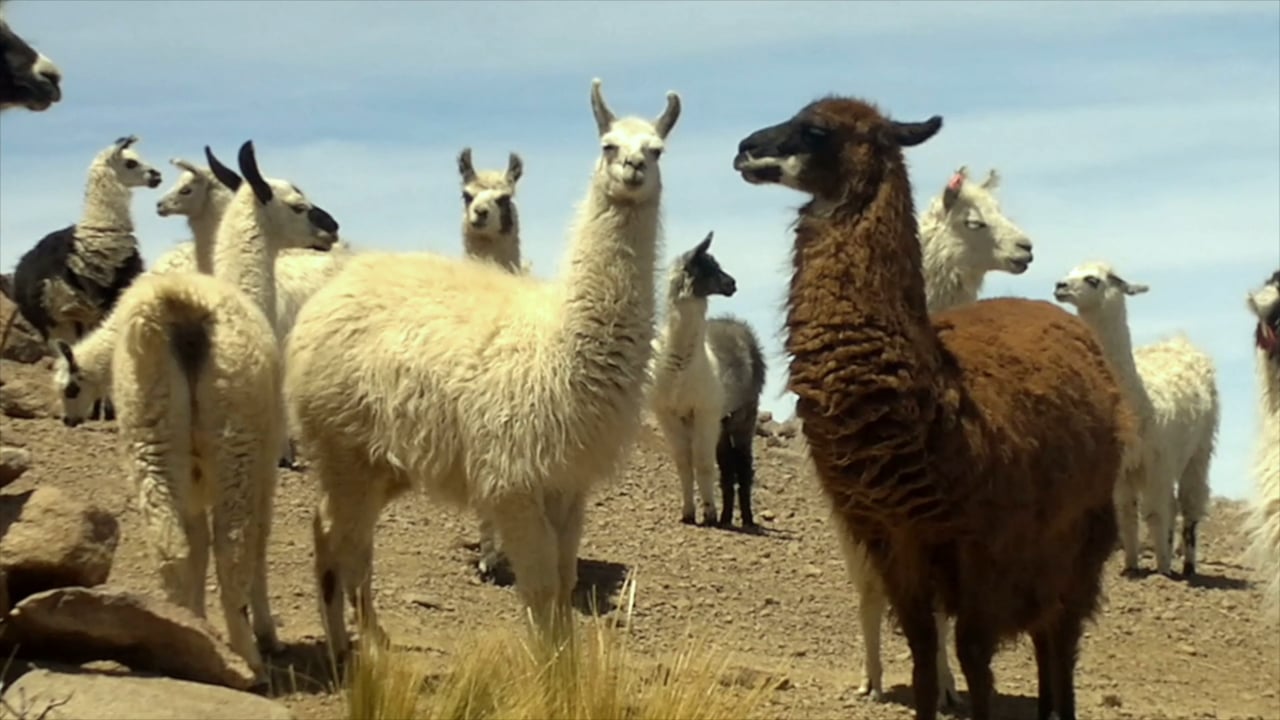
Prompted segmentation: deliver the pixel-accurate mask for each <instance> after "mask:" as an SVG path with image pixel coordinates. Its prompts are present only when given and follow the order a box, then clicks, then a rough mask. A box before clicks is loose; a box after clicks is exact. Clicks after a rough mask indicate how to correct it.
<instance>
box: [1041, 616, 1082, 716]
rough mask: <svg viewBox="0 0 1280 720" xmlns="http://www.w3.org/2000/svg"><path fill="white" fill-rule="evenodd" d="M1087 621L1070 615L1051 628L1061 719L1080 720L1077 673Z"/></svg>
mask: <svg viewBox="0 0 1280 720" xmlns="http://www.w3.org/2000/svg"><path fill="white" fill-rule="evenodd" d="M1082 630H1083V624H1082V623H1081V621H1080V620H1079V619H1077V618H1075V617H1066V618H1063V619H1062V620H1061V621H1059V622H1058V623H1056V624H1055V626H1054V627H1053V628H1052V629H1051V630H1050V633H1051V634H1050V645H1049V647H1050V649H1051V654H1050V658H1051V670H1050V672H1051V675H1052V676H1051V680H1052V686H1053V705H1054V709H1055V711H1056V712H1057V714H1058V717H1057V720H1076V691H1075V672H1076V658H1077V657H1078V655H1079V652H1080V635H1081V632H1082Z"/></svg>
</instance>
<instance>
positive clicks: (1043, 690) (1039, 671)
mask: <svg viewBox="0 0 1280 720" xmlns="http://www.w3.org/2000/svg"><path fill="white" fill-rule="evenodd" d="M1031 644H1032V645H1033V646H1034V647H1035V650H1036V680H1037V683H1038V688H1037V699H1036V720H1049V718H1050V716H1051V715H1052V714H1053V708H1054V702H1053V672H1054V670H1053V650H1052V647H1051V641H1050V638H1049V634H1048V633H1045V632H1036V633H1032V634H1031Z"/></svg>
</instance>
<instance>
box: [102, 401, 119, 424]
mask: <svg viewBox="0 0 1280 720" xmlns="http://www.w3.org/2000/svg"><path fill="white" fill-rule="evenodd" d="M102 419H103V420H106V421H107V422H114V421H115V419H116V406H115V405H112V404H111V401H110V400H107V401H105V402H103V403H102Z"/></svg>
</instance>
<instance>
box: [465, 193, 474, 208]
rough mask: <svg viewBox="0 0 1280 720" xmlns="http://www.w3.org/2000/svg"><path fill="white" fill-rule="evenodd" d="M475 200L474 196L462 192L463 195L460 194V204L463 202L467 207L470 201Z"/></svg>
mask: <svg viewBox="0 0 1280 720" xmlns="http://www.w3.org/2000/svg"><path fill="white" fill-rule="evenodd" d="M475 199H476V198H475V196H474V195H472V194H471V193H469V192H464V193H462V202H464V203H466V204H468V205H470V204H471V201H472V200H475Z"/></svg>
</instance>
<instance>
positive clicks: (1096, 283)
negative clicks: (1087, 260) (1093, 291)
mask: <svg viewBox="0 0 1280 720" xmlns="http://www.w3.org/2000/svg"><path fill="white" fill-rule="evenodd" d="M1084 281H1085V282H1086V283H1088V284H1089V287H1092V288H1096V287H1098V286H1099V285H1101V284H1102V282H1101V281H1100V280H1098V278H1096V277H1094V276H1092V275H1090V276H1089V277H1086V278H1085V279H1084Z"/></svg>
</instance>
